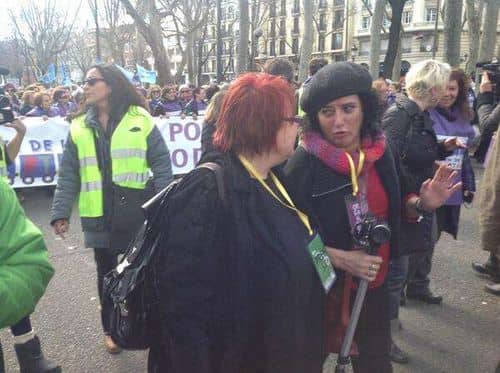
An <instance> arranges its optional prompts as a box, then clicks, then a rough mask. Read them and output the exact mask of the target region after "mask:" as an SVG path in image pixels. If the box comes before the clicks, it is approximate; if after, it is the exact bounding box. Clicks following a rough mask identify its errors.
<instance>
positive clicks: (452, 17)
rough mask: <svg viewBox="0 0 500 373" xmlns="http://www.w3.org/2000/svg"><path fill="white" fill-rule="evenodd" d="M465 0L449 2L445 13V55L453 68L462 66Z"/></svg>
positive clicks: (449, 0) (450, 0) (451, 0)
mask: <svg viewBox="0 0 500 373" xmlns="http://www.w3.org/2000/svg"><path fill="white" fill-rule="evenodd" d="M462 8H463V0H448V2H447V4H446V8H445V13H444V32H443V33H444V54H445V60H446V62H448V63H449V64H450V65H451V66H459V65H460V39H461V35H462Z"/></svg>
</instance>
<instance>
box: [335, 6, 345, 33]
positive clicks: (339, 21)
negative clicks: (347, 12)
mask: <svg viewBox="0 0 500 373" xmlns="http://www.w3.org/2000/svg"><path fill="white" fill-rule="evenodd" d="M343 26H344V11H343V10H336V11H335V13H334V16H333V29H334V30H336V29H339V28H342V27H343Z"/></svg>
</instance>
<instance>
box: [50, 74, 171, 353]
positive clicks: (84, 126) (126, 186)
mask: <svg viewBox="0 0 500 373" xmlns="http://www.w3.org/2000/svg"><path fill="white" fill-rule="evenodd" d="M83 88H84V93H85V100H86V107H85V109H84V113H83V114H81V115H79V116H77V117H75V118H74V119H73V120H72V122H71V127H70V133H69V135H68V139H67V141H66V144H65V148H64V153H63V157H62V161H61V165H60V170H59V178H58V182H57V188H56V192H55V195H54V201H53V204H52V211H51V224H52V225H53V227H54V230H55V233H56V234H58V235H60V236H61V237H63V238H64V234H66V232H68V228H69V219H70V216H71V209H72V206H73V204H74V201H75V200H76V198H77V196H79V205H78V207H79V212H80V218H81V223H82V229H83V234H84V243H85V247H91V248H93V249H94V257H95V261H96V264H97V284H98V291H99V297H100V299H101V321H102V326H103V329H104V334H105V339H104V343H105V347H106V349H107V351H108V352H109V353H117V352H119V351H120V349H119V348H118V346H117V345H116V344H115V343H114V341H113V340H112V338H111V337H110V336H109V333H108V332H109V325H108V320H109V313H110V307H109V305H107V304H103V302H102V298H101V295H102V294H101V292H102V282H103V278H104V275H105V274H106V273H107V272H109V271H110V270H112V269H113V268H114V267H115V266H116V265H117V258H118V255H119V254H121V253H123V252H124V250H125V249H126V248H127V245H128V243H129V242H130V240H131V239H132V238H133V236H134V234H135V232H136V230H137V229H138V228H139V227H140V225H141V223H142V220H143V214H142V213H141V210H140V206H141V205H142V204H143V203H144V202H145V201H146V200H147V199H148V196H149V195H150V193H148V190H150V189H154V191H160V190H161V189H163V188H164V187H165V186H167V185H168V183H169V182H170V181H171V180H172V170H171V164H170V155H169V152H168V149H167V147H166V145H165V141H164V139H163V137H162V135H161V133H160V131H159V130H158V128H157V127H156V126H155V125H154V123H153V119H152V117H151V116H150V115H149V112H148V111H147V109H146V107H147V106H146V102H145V101H144V99H143V98H142V97H141V96H140V95H139V94H138V93H137V91H136V90H135V88H134V86H133V85H132V84H131V83H130V82H129V81H128V80H127V78H126V77H125V76H124V75H123V74H122V73H121V72H120V70H119V69H118V68H117V67H116V66H114V65H109V64H106V65H96V66H93V67H91V68H90V69H89V71H88V72H87V74H86V79H85V81H84V86H83ZM151 175H152V176H151Z"/></svg>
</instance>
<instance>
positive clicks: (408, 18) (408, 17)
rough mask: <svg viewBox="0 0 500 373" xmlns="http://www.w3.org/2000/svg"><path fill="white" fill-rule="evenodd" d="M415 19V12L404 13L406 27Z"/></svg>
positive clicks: (403, 19) (403, 18)
mask: <svg viewBox="0 0 500 373" xmlns="http://www.w3.org/2000/svg"><path fill="white" fill-rule="evenodd" d="M412 18H413V12H412V11H411V10H407V11H404V12H403V16H402V17H401V19H402V21H403V24H404V25H409V24H410V23H411V21H412Z"/></svg>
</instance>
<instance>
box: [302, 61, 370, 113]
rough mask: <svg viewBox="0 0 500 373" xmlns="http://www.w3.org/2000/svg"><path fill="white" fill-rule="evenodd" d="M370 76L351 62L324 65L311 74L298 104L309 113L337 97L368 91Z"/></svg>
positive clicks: (316, 110)
mask: <svg viewBox="0 0 500 373" xmlns="http://www.w3.org/2000/svg"><path fill="white" fill-rule="evenodd" d="M371 89H372V77H371V76H370V73H369V72H368V70H367V69H365V68H364V67H363V66H361V65H357V64H355V63H352V62H336V63H334V64H330V65H326V66H325V67H323V68H322V69H320V70H319V71H318V72H317V73H316V74H314V75H313V77H312V78H311V80H310V81H309V84H308V85H307V86H306V87H304V92H303V93H302V96H301V98H300V106H301V107H302V110H304V111H305V112H306V113H307V114H309V115H315V114H316V113H317V112H318V111H319V109H321V108H322V107H324V106H325V105H327V104H328V103H329V102H331V101H333V100H336V99H337V98H340V97H344V96H350V95H356V94H359V93H364V92H369V91H370V90H371Z"/></svg>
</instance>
